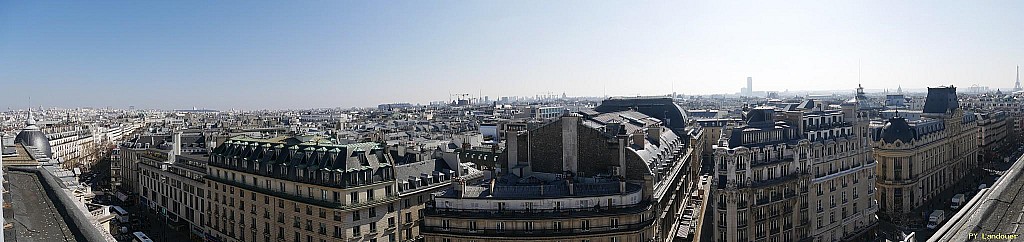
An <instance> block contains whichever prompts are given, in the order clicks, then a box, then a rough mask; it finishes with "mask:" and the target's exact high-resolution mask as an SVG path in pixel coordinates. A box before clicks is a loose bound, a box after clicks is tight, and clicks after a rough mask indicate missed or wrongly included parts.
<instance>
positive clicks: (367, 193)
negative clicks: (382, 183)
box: [366, 189, 373, 201]
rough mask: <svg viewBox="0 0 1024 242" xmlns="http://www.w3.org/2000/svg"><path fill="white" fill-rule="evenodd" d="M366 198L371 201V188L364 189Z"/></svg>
mask: <svg viewBox="0 0 1024 242" xmlns="http://www.w3.org/2000/svg"><path fill="white" fill-rule="evenodd" d="M366 200H368V201H373V189H367V190H366Z"/></svg>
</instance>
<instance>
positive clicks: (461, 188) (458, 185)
mask: <svg viewBox="0 0 1024 242" xmlns="http://www.w3.org/2000/svg"><path fill="white" fill-rule="evenodd" d="M452 187H454V188H455V195H456V196H459V198H463V197H465V194H464V192H465V191H466V182H465V181H464V180H462V178H461V177H456V178H453V179H452Z"/></svg>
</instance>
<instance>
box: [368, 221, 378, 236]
mask: <svg viewBox="0 0 1024 242" xmlns="http://www.w3.org/2000/svg"><path fill="white" fill-rule="evenodd" d="M368 226H370V233H371V234H372V233H377V222H372V223H370V224H368Z"/></svg>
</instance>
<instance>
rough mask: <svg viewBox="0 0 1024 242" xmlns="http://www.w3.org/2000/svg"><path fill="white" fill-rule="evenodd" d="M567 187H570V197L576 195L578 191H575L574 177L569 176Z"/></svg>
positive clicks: (566, 181)
mask: <svg viewBox="0 0 1024 242" xmlns="http://www.w3.org/2000/svg"><path fill="white" fill-rule="evenodd" d="M565 185H566V186H568V187H569V196H573V195H576V191H574V190H575V189H573V188H574V187H573V184H572V177H568V176H567V177H566V178H565Z"/></svg>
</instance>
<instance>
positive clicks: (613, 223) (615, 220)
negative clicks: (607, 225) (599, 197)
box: [611, 218, 619, 228]
mask: <svg viewBox="0 0 1024 242" xmlns="http://www.w3.org/2000/svg"><path fill="white" fill-rule="evenodd" d="M611 227H612V228H618V227H619V219H618V218H613V219H612V221H611Z"/></svg>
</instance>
